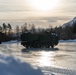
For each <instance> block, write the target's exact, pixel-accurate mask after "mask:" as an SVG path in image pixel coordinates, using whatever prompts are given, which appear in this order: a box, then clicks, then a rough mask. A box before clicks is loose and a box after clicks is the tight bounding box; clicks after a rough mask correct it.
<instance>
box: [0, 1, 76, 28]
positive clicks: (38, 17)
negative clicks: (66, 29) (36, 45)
mask: <svg viewBox="0 0 76 75" xmlns="http://www.w3.org/2000/svg"><path fill="white" fill-rule="evenodd" d="M75 16H76V0H0V25H2V23H6V24H7V23H10V24H11V25H12V26H13V27H15V26H16V25H19V26H21V25H23V24H24V23H27V24H34V25H35V26H36V27H44V28H46V27H50V26H53V27H55V26H60V25H62V24H64V23H66V22H68V21H70V20H71V19H73V18H74V17H75Z"/></svg>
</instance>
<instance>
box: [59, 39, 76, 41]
mask: <svg viewBox="0 0 76 75" xmlns="http://www.w3.org/2000/svg"><path fill="white" fill-rule="evenodd" d="M59 42H76V39H74V40H59Z"/></svg>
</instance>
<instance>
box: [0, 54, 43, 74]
mask: <svg viewBox="0 0 76 75" xmlns="http://www.w3.org/2000/svg"><path fill="white" fill-rule="evenodd" d="M0 75H43V73H42V72H41V70H40V69H39V68H33V67H32V66H31V65H30V64H29V63H26V62H21V61H20V60H19V59H17V58H15V57H13V56H6V55H4V54H1V53H0Z"/></svg>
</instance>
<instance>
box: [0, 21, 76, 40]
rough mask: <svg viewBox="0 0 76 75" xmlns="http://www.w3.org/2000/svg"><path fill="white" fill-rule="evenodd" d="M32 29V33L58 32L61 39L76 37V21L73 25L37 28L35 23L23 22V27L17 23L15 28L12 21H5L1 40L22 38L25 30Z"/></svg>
mask: <svg viewBox="0 0 76 75" xmlns="http://www.w3.org/2000/svg"><path fill="white" fill-rule="evenodd" d="M27 31H30V32H31V33H43V32H46V31H49V32H51V33H57V34H58V36H59V39H63V40H68V39H76V22H74V23H73V25H72V26H70V25H67V26H65V27H62V26H59V27H55V28H53V27H52V26H51V27H49V28H47V29H44V28H36V27H35V25H34V24H27V23H25V24H23V25H22V26H21V27H20V26H19V25H17V26H16V27H15V28H14V29H13V27H12V25H11V24H10V23H8V24H5V23H3V24H2V26H0V40H1V41H10V40H20V35H21V34H22V33H24V32H27Z"/></svg>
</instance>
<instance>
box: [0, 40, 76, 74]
mask: <svg viewBox="0 0 76 75" xmlns="http://www.w3.org/2000/svg"><path fill="white" fill-rule="evenodd" d="M0 75H76V40H65V41H64V40H60V41H59V44H58V45H57V46H56V47H55V48H54V49H44V48H43V49H25V47H23V46H22V45H21V44H20V42H19V41H16V40H15V41H9V42H5V43H4V42H3V43H2V44H1V45H0Z"/></svg>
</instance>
